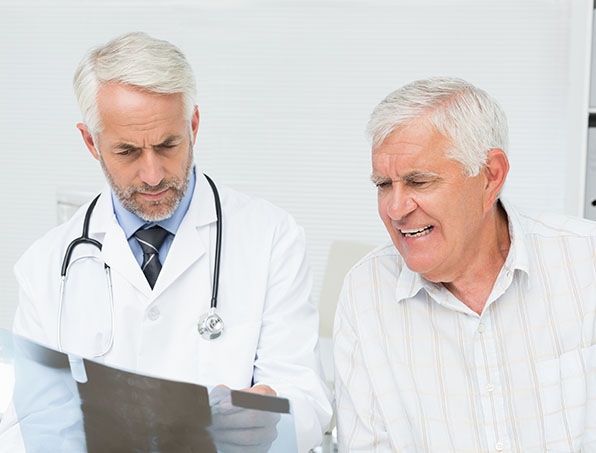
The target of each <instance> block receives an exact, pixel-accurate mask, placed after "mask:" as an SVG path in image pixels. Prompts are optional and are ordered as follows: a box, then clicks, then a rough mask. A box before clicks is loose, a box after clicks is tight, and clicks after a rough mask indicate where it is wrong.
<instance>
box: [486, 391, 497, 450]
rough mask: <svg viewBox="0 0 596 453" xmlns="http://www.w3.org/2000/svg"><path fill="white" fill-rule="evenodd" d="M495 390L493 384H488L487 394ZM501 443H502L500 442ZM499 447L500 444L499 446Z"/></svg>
mask: <svg viewBox="0 0 596 453" xmlns="http://www.w3.org/2000/svg"><path fill="white" fill-rule="evenodd" d="M494 389H495V388H494V387H493V385H492V384H486V391H487V392H492V391H493V390H494ZM499 443H500V442H499ZM497 445H498V444H497Z"/></svg>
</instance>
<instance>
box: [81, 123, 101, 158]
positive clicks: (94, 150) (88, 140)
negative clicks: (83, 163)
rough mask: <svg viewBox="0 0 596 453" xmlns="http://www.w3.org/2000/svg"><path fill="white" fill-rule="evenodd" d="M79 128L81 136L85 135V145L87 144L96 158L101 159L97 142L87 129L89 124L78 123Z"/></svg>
mask: <svg viewBox="0 0 596 453" xmlns="http://www.w3.org/2000/svg"><path fill="white" fill-rule="evenodd" d="M77 129H78V130H79V131H81V136H82V137H83V142H85V146H87V149H88V150H89V152H90V153H91V155H92V156H93V157H95V159H97V160H99V151H98V150H97V148H96V147H95V143H94V141H93V136H92V135H91V133H90V132H89V130H88V129H87V126H85V125H84V124H83V123H79V124H77Z"/></svg>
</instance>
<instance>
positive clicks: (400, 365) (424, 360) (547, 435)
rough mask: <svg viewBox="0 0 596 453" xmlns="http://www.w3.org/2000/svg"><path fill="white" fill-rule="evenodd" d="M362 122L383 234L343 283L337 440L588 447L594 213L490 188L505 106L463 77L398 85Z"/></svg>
mask: <svg viewBox="0 0 596 453" xmlns="http://www.w3.org/2000/svg"><path fill="white" fill-rule="evenodd" d="M368 132H369V134H370V136H371V138H372V181H373V183H374V184H375V185H376V186H377V188H378V211H379V215H380V217H381V219H382V220H383V223H384V224H385V227H386V229H387V231H388V232H389V235H390V237H391V241H392V244H389V245H386V246H384V247H380V248H378V249H376V250H375V251H373V252H371V253H370V254H369V255H367V256H366V257H365V258H363V259H362V260H361V261H360V262H359V263H357V264H356V265H355V266H354V267H353V268H352V269H351V271H350V272H349V273H348V275H347V276H346V279H345V281H344V285H343V289H342V292H341V296H340V301H339V305H338V309H337V313H336V318H335V327H334V339H335V348H334V355H335V367H336V382H335V389H336V392H337V393H336V399H337V425H338V442H339V447H340V451H344V452H389V451H398V452H433V453H435V452H458V453H462V452H470V453H472V452H480V451H495V452H499V451H516V452H524V453H529V452H544V451H559V452H563V451H565V452H575V451H580V450H581V451H584V452H586V451H596V442H595V438H596V417H595V408H596V402H595V398H596V346H594V343H595V339H596V331H595V326H594V323H595V321H596V318H595V308H596V224H595V223H593V222H590V221H587V220H583V219H579V218H572V217H566V216H561V215H554V214H540V215H528V214H525V213H521V212H519V211H518V210H516V209H515V208H514V207H513V206H512V205H511V204H510V203H509V202H508V200H505V199H504V198H503V197H501V196H500V192H501V189H502V188H503V185H504V183H505V180H506V178H507V174H508V171H509V161H508V159H507V155H506V150H507V140H508V138H507V134H508V131H507V122H506V118H505V114H504V112H503V110H502V109H501V107H500V106H499V105H498V104H497V102H495V100H493V99H492V98H491V97H490V96H489V95H488V94H487V93H486V92H484V91H483V90H481V89H478V88H476V87H475V86H473V85H471V84H470V83H467V82H466V81H464V80H460V79H457V78H447V77H434V78H429V79H426V80H418V81H414V82H412V83H410V84H408V85H406V86H404V87H402V88H400V89H398V90H397V91H395V92H393V93H391V94H389V95H388V96H387V97H386V98H385V99H384V100H383V101H382V102H381V103H380V104H379V105H378V106H377V107H376V108H375V109H374V111H373V113H372V115H371V118H370V121H369V124H368Z"/></svg>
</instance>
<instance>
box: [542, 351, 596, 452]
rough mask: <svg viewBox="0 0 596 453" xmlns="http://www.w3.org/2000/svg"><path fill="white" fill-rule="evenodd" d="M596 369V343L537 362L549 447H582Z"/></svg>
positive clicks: (575, 449) (560, 449)
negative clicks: (590, 391) (590, 387)
mask: <svg viewBox="0 0 596 453" xmlns="http://www.w3.org/2000/svg"><path fill="white" fill-rule="evenodd" d="M595 370H596V345H593V346H589V347H587V348H583V349H576V350H573V351H569V352H566V353H564V354H563V355H561V356H560V357H559V358H556V359H550V360H545V361H542V362H538V363H537V364H536V372H537V376H538V384H539V391H540V404H541V406H542V413H543V414H544V417H543V420H542V423H543V427H544V436H545V441H546V446H545V447H546V451H552V452H579V451H580V449H581V446H582V440H583V435H584V430H585V426H586V412H587V409H588V408H587V405H588V399H589V396H590V395H589V394H588V382H589V381H591V380H593V379H594V372H595Z"/></svg>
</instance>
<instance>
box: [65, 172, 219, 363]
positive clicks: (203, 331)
mask: <svg viewBox="0 0 596 453" xmlns="http://www.w3.org/2000/svg"><path fill="white" fill-rule="evenodd" d="M204 176H205V178H206V179H207V181H208V182H209V185H210V186H211V190H212V191H213V198H214V200H215V212H216V214H217V222H216V226H217V228H216V236H215V261H214V264H213V288H212V290H211V306H210V308H209V311H208V312H207V313H205V314H203V315H202V316H201V317H200V318H199V322H198V324H197V330H198V332H199V334H200V335H201V337H202V338H204V339H206V340H213V339H215V338H217V337H219V336H220V335H221V334H222V332H223V329H224V323H223V320H222V319H221V316H219V315H218V314H217V292H218V289H219V263H220V258H221V240H222V215H221V201H220V199H219V193H218V191H217V187H216V186H215V183H214V182H213V180H212V179H211V178H210V177H209V176H207V175H204ZM99 197H100V195H97V196H96V197H95V198H94V199H93V201H91V203H90V204H89V207H88V208H87V212H86V213H85V219H84V220H83V232H82V234H81V236H80V237H78V238H76V239H74V240H73V241H72V242H71V243H70V244H68V247H66V252H64V259H63V260H62V269H61V271H60V278H61V280H60V300H59V303H58V349H59V351H62V350H63V349H62V333H61V324H62V307H63V302H64V289H65V286H66V280H67V279H68V268H69V267H70V266H71V264H74V263H75V262H76V261H77V260H79V259H84V258H87V257H86V256H85V257H80V258H77V259H75V260H74V261H72V262H71V256H72V254H73V251H74V249H75V248H76V247H77V246H78V245H82V244H88V245H92V246H94V247H96V248H97V249H98V250H99V251H101V248H102V243H101V242H99V241H97V240H95V239H93V238H90V237H89V223H90V221H91V214H92V213H93V209H94V208H95V205H96V204H97V200H98V199H99ZM103 265H104V270H105V274H106V281H107V285H108V293H109V304H110V317H111V322H112V326H113V325H114V294H113V288H112V272H111V270H110V266H108V265H107V264H106V263H104V264H103ZM113 344H114V331H113V328H112V331H111V334H110V338H109V342H108V345H107V347H106V348H105V350H104V351H102V352H101V353H99V354H95V355H94V357H101V356H103V355H105V354H106V353H107V352H108V351H109V350H110V349H112V345H113Z"/></svg>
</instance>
